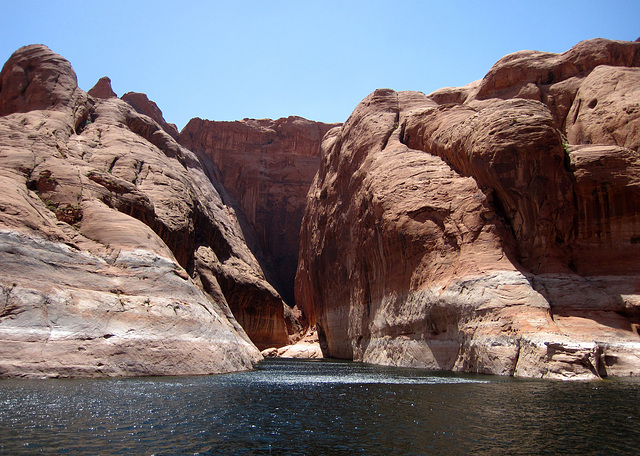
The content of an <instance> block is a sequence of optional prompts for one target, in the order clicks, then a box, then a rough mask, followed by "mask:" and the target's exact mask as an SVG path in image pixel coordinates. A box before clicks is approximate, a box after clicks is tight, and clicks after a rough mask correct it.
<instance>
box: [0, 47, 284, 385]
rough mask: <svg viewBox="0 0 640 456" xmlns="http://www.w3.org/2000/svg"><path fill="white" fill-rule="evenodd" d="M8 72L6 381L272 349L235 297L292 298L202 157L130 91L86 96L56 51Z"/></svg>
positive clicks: (1, 337)
mask: <svg viewBox="0 0 640 456" xmlns="http://www.w3.org/2000/svg"><path fill="white" fill-rule="evenodd" d="M0 81H2V85H1V86H0V110H1V111H2V117H0V138H1V139H0V141H1V144H0V183H1V185H2V189H3V191H2V192H0V257H1V258H0V295H1V297H0V342H1V343H0V375H3V376H29V377H41V376H101V375H166V374H205V373H216V372H229V371H234V370H241V369H248V368H251V366H252V365H253V364H254V363H255V362H257V361H258V360H259V359H261V356H260V353H259V351H258V350H257V348H256V346H255V345H254V344H253V343H251V341H250V340H249V338H248V337H247V335H246V333H245V332H244V331H243V329H242V328H241V327H240V325H239V324H238V323H237V321H236V320H235V318H234V317H233V315H232V313H231V311H230V309H229V302H232V301H234V300H237V299H245V300H247V299H251V300H252V301H253V302H254V303H256V305H257V304H258V303H260V302H261V301H262V300H264V301H266V302H267V305H268V306H272V307H274V309H276V308H279V309H282V308H283V306H284V303H283V302H282V300H281V299H280V298H279V296H278V294H277V292H276V291H275V290H274V289H273V287H271V286H270V285H269V283H268V282H267V281H266V280H265V277H264V274H263V272H262V270H261V268H260V265H259V264H258V262H257V260H256V259H255V257H254V255H253V254H252V253H251V251H250V250H249V249H248V247H247V245H246V243H245V241H244V237H243V235H242V232H241V230H240V227H239V225H238V223H237V217H236V216H235V213H234V211H233V209H232V208H231V207H229V206H227V205H225V204H224V203H223V201H222V198H221V197H220V195H219V193H218V192H217V191H216V189H215V187H214V185H213V184H212V182H211V180H210V177H209V176H207V175H206V173H205V171H204V169H203V168H202V165H201V164H200V161H199V160H198V158H197V157H196V156H195V155H194V154H193V153H191V152H190V151H188V150H187V149H185V148H183V147H182V146H180V145H179V144H178V143H177V142H176V141H175V140H174V139H173V138H172V137H171V136H170V135H169V134H168V133H167V132H166V131H165V130H163V129H162V128H161V126H160V125H159V124H158V123H157V122H156V121H154V120H153V119H152V118H150V117H148V116H145V115H142V114H140V113H138V112H137V111H136V110H134V109H133V108H132V107H131V106H130V105H129V104H127V103H125V102H124V101H122V100H119V99H117V98H112V97H109V98H94V97H91V96H89V95H87V94H86V93H85V92H83V91H82V90H80V89H79V88H78V87H77V85H76V82H75V81H76V77H75V73H74V72H73V69H72V68H71V65H70V64H69V63H68V62H67V61H66V60H64V59H63V58H62V57H60V56H58V55H56V54H54V53H53V52H51V51H50V50H49V49H48V48H46V47H45V46H40V45H37V46H28V47H25V48H21V49H20V50H18V51H16V53H14V55H13V56H12V57H11V58H10V59H9V61H8V62H7V64H5V66H4V68H3V70H2V73H0ZM282 326H283V328H281V331H280V333H278V332H277V328H276V329H275V330H274V331H273V334H279V337H281V339H282V341H283V343H286V342H288V338H287V333H286V330H285V328H284V326H285V325H284V323H283V325H282Z"/></svg>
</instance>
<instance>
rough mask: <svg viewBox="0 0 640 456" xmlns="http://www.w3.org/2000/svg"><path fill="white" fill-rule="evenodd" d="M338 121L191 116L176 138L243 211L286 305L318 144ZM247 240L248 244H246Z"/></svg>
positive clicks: (291, 298) (259, 253) (291, 297)
mask: <svg viewBox="0 0 640 456" xmlns="http://www.w3.org/2000/svg"><path fill="white" fill-rule="evenodd" d="M336 125H337V124H325V123H322V122H313V121H310V120H307V119H303V118H301V117H288V118H283V119H278V120H271V119H262V120H255V119H245V120H241V121H236V122H215V121H210V120H202V119H198V118H195V119H191V121H190V122H189V123H188V124H187V125H186V126H185V128H184V129H183V130H182V131H181V132H180V137H179V141H180V143H181V144H182V145H183V146H185V147H186V148H188V149H190V150H191V151H193V152H195V153H196V154H197V155H198V156H199V157H200V158H201V160H202V161H203V163H205V166H206V164H207V163H213V164H214V165H215V166H213V167H212V168H213V169H214V170H213V171H212V172H213V173H214V174H216V175H217V176H218V178H219V180H220V182H221V183H222V185H223V186H224V188H225V189H226V190H227V191H228V192H229V194H230V195H231V197H232V198H233V199H234V200H235V202H236V204H237V206H238V207H239V210H241V211H242V212H243V214H244V215H245V216H246V222H247V225H248V228H249V230H251V231H252V234H253V235H254V236H255V238H254V242H255V243H256V244H257V245H255V246H254V253H256V255H257V257H258V258H259V259H260V260H261V262H262V264H263V266H264V269H265V272H266V273H267V276H268V277H269V278H270V280H271V283H272V284H273V285H274V286H275V288H276V289H277V290H278V291H279V292H280V295H281V296H282V297H283V298H284V300H285V301H286V302H287V303H289V305H290V306H291V307H293V306H294V304H295V299H294V280H295V274H296V268H297V264H298V244H299V242H300V238H299V233H300V225H301V223H302V215H303V212H304V207H305V204H306V196H307V192H308V190H309V187H310V185H311V182H312V181H313V178H314V176H315V174H316V172H317V171H318V168H319V165H320V143H321V141H322V137H323V136H324V135H325V133H326V132H327V131H328V130H329V129H331V128H333V127H335V126H336ZM250 245H251V244H250Z"/></svg>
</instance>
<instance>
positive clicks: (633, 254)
mask: <svg viewBox="0 0 640 456" xmlns="http://www.w3.org/2000/svg"><path fill="white" fill-rule="evenodd" d="M638 67H640V43H631V42H616V41H609V40H603V39H596V40H590V41H585V42H582V43H580V44H578V45H577V46H575V47H574V48H572V49H571V50H569V51H567V52H565V53H563V54H550V53H543V52H534V51H523V52H518V53H515V54H511V55H508V56H506V57H504V58H503V59H501V60H500V61H499V62H497V63H496V64H495V65H494V67H493V68H492V69H491V70H490V71H489V73H488V74H487V75H486V76H485V78H484V79H482V80H481V81H477V82H474V83H472V84H469V85H468V86H465V87H461V88H445V89H441V90H438V91H436V92H434V93H432V94H430V95H428V96H427V95H424V94H422V93H419V92H394V91H393V90H388V89H382V90H377V91H375V92H374V93H373V94H371V95H370V96H368V97H367V98H366V99H365V100H363V101H362V103H361V104H360V105H359V106H358V107H357V108H356V109H355V111H354V112H353V114H352V115H351V116H350V117H349V119H348V120H347V121H346V122H345V124H344V125H343V126H342V127H338V128H334V129H332V130H331V131H329V132H328V134H327V135H326V136H325V137H324V140H323V143H322V149H321V164H320V171H319V173H318V175H317V176H316V178H315V180H314V183H313V184H312V187H311V190H310V192H309V196H308V201H307V208H306V211H305V215H304V218H303V222H302V231H301V246H302V247H301V251H300V259H299V264H298V272H297V276H296V301H297V303H298V305H299V306H301V308H302V310H303V312H304V313H305V314H306V316H307V318H309V320H310V322H311V323H312V324H313V323H315V324H317V327H318V333H319V337H320V343H321V345H322V346H323V351H324V354H325V356H331V357H338V358H346V359H354V360H360V361H365V362H372V363H378V364H388V365H399V366H416V367H426V368H432V369H447V370H455V371H465V372H480V373H489V374H501V375H516V376H525V377H543V378H584V379H590V378H598V377H604V376H618V375H619V376H625V375H638V374H640V336H639V335H638V328H639V327H640V181H639V180H638V178H637V176H638V171H640V168H639V167H640V157H639V155H638V151H639V147H640V68H638Z"/></svg>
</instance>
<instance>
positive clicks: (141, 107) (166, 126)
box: [89, 92, 178, 140]
mask: <svg viewBox="0 0 640 456" xmlns="http://www.w3.org/2000/svg"><path fill="white" fill-rule="evenodd" d="M89 95H91V94H89ZM122 99H123V100H124V101H126V102H127V103H129V104H130V105H131V106H133V109H135V110H136V111H138V112H139V113H140V114H144V115H145V116H149V117H151V118H152V119H153V120H155V121H156V123H157V124H158V125H160V127H162V129H163V130H164V131H165V132H167V133H168V134H169V136H171V137H172V138H173V139H175V140H177V139H178V127H176V126H175V124H170V123H167V121H166V120H164V117H163V116H162V111H161V110H160V108H159V107H158V105H157V104H155V103H154V102H153V101H151V100H149V98H148V97H147V95H146V94H144V93H137V92H127V93H125V94H124V95H122Z"/></svg>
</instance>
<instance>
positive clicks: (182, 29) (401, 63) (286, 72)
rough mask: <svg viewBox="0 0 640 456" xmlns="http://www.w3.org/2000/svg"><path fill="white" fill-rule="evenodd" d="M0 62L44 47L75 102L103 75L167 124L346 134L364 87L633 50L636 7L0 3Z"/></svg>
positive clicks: (574, 0) (561, 2)
mask: <svg viewBox="0 0 640 456" xmlns="http://www.w3.org/2000/svg"><path fill="white" fill-rule="evenodd" d="M0 7H1V9H0V10H1V11H2V16H3V21H2V23H3V26H2V27H1V28H0V60H2V62H4V61H6V60H7V59H8V58H9V56H10V55H11V53H13V52H14V51H15V50H16V49H18V48H19V47H20V46H23V45H26V44H33V43H43V44H46V45H47V46H49V47H50V48H51V49H52V50H53V51H54V52H57V53H58V54H61V55H62V56H63V57H65V58H66V59H68V60H69V61H70V62H71V64H72V65H73V67H74V69H75V71H76V73H77V75H78V82H79V85H80V87H81V88H82V89H84V90H89V89H90V88H91V87H92V86H93V85H94V84H95V82H96V81H97V80H98V79H99V78H100V77H102V76H109V77H110V78H111V80H112V86H113V89H114V90H115V92H116V93H117V94H118V95H120V96H121V95H122V94H124V93H125V92H129V91H135V92H144V93H146V94H147V95H148V96H149V98H150V99H152V100H154V101H155V102H156V103H157V104H158V106H159V107H160V109H162V111H163V113H164V117H165V119H166V120H167V121H169V122H174V123H176V124H177V125H178V128H182V127H183V126H184V125H185V124H186V123H187V121H188V120H189V119H190V118H192V117H202V118H206V119H211V120H236V119H242V118H244V117H250V118H265V117H270V118H278V117H285V116H289V115H300V116H303V117H306V118H309V119H313V120H320V121H324V122H342V121H344V120H345V119H346V118H347V117H348V116H349V114H350V113H351V111H353V109H354V108H355V106H356V105H357V104H358V103H359V102H360V100H362V98H364V97H365V96H367V95H368V94H369V93H371V92H372V91H373V90H375V89H376V88H381V87H388V88H392V89H395V90H418V91H422V92H425V93H429V92H432V91H433V90H436V89H438V88H440V87H446V86H459V85H464V84H467V83H469V82H472V81H474V80H476V79H480V78H482V77H483V76H484V75H485V73H486V72H487V71H488V70H489V68H491V66H492V65H493V64H494V63H495V62H496V61H497V60H498V59H499V58H500V57H502V56H503V55H505V54H508V53H511V52H514V51H518V50H522V49H535V50H540V51H549V52H563V51H565V50H567V49H569V48H570V47H572V46H573V45H574V44H576V43H578V42H579V41H582V40H584V39H589V38H595V37H603V38H610V39H617V40H630V41H633V40H635V39H637V38H638V37H640V26H639V25H638V24H640V20H639V19H640V1H638V0H624V1H623V0H607V1H604V0H601V1H592V0H555V1H547V0H538V1H517V0H512V1H510V2H497V1H496V2H491V1H486V2H482V1H477V0H476V1H457V0H447V1H439V2H432V1H403V0H395V1H376V0H369V1H360V0H358V1H349V0H343V1H332V0H327V1H311V0H298V1H278V0H271V1H241V0H240V1H224V2H222V1H192V0H183V1H180V2H169V1H161V0H157V1H153V2H151V1H132V0H128V1H119V0H116V1H84V2H78V1H64V0H59V1H54V0H48V1H29V0H23V1H20V2H18V1H2V2H0Z"/></svg>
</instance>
